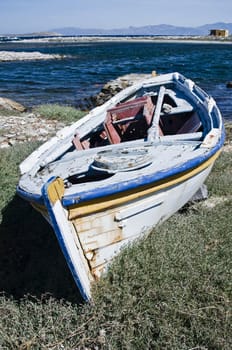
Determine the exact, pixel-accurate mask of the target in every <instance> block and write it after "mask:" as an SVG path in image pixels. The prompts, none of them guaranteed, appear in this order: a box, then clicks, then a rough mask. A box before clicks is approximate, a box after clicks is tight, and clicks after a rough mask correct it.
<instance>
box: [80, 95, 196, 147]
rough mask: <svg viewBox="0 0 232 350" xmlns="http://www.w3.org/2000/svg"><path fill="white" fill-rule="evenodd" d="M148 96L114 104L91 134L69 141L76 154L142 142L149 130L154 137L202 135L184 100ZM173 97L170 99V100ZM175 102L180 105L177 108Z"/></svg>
mask: <svg viewBox="0 0 232 350" xmlns="http://www.w3.org/2000/svg"><path fill="white" fill-rule="evenodd" d="M161 95H162V92H161V91H159V92H157V93H154V92H153V93H150V94H149V93H148V94H146V95H144V96H138V97H135V98H133V99H129V100H127V101H123V102H121V103H118V104H117V105H116V106H115V107H113V108H110V109H108V110H107V113H106V117H105V120H104V122H103V123H101V124H100V125H99V126H98V127H97V128H95V130H93V131H91V133H89V134H87V135H85V136H84V137H83V138H81V139H80V137H79V135H78V134H75V136H74V138H73V145H74V147H75V148H76V149H77V150H84V149H89V148H95V147H101V146H106V145H110V144H119V143H123V142H127V141H134V140H139V139H144V140H146V139H147V138H148V134H149V130H150V129H151V128H152V127H154V124H157V125H155V126H156V127H157V129H158V136H166V135H181V134H186V133H187V134H188V133H196V132H200V131H202V123H201V120H200V118H199V115H198V113H197V111H195V110H194V108H193V106H192V105H191V104H190V103H188V102H187V101H186V100H184V99H181V98H178V96H176V95H175V96H174V95H173V90H169V89H165V91H164V92H163V96H161ZM172 95H173V96H172ZM178 100H179V102H180V104H177V101H178Z"/></svg>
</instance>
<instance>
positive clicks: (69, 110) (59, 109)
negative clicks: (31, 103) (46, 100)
mask: <svg viewBox="0 0 232 350" xmlns="http://www.w3.org/2000/svg"><path fill="white" fill-rule="evenodd" d="M33 112H34V113H35V114H36V115H39V116H41V117H43V118H47V119H55V120H59V121H62V122H63V121H65V122H66V123H71V122H75V121H77V120H78V119H80V118H82V117H83V116H84V115H85V114H86V112H83V111H80V110H78V109H76V108H73V107H71V106H61V105H59V104H44V105H39V106H37V107H34V108H33Z"/></svg>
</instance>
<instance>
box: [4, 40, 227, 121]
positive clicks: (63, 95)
mask: <svg viewBox="0 0 232 350" xmlns="http://www.w3.org/2000/svg"><path fill="white" fill-rule="evenodd" d="M0 50H10V51H27V52H28V51H39V52H42V53H50V54H60V55H62V57H63V58H62V59H60V60H46V61H14V62H0V97H8V98H12V99H14V100H16V101H18V102H21V103H23V104H24V105H25V106H27V107H32V106H34V105H39V104H44V103H59V104H63V105H71V106H78V102H79V101H80V100H81V99H83V98H86V97H90V96H91V95H94V94H96V93H98V92H99V91H100V90H101V88H102V87H103V85H104V84H105V83H106V82H108V81H110V80H112V79H115V78H117V77H118V76H122V75H124V74H129V73H151V72H152V71H154V70H155V71H156V72H157V73H158V74H162V73H169V72H174V71H177V72H179V73H181V74H183V75H185V76H186V77H188V78H190V79H192V80H194V81H195V82H196V83H197V84H198V85H199V86H200V87H202V88H203V89H204V90H206V91H207V93H208V94H210V95H212V96H213V97H214V98H215V100H216V102H217V104H218V106H219V108H220V110H221V112H222V114H223V117H224V118H225V119H230V120H232V89H231V88H228V87H227V86H226V84H227V82H229V81H232V43H227V44H224V43H200V42H194V43H193V42H184V43H183V42H182V43H180V42H179V43H173V42H157V41H153V42H121V41H120V40H119V41H118V42H81V43H80V42H79V43H71V44H70V43H53V44H50V43H34V44H32V43H30V44H29V43H27V44H25V43H13V42H10V43H1V44H0Z"/></svg>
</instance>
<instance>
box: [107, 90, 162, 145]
mask: <svg viewBox="0 0 232 350" xmlns="http://www.w3.org/2000/svg"><path fill="white" fill-rule="evenodd" d="M154 109H155V105H154V104H153V102H152V99H151V97H150V96H143V97H140V98H137V99H135V100H132V101H127V102H124V103H120V104H119V105H118V106H116V107H114V108H111V109H109V110H108V111H107V115H106V119H105V122H104V127H105V130H106V133H107V137H108V139H109V141H110V143H112V144H116V143H120V142H125V141H131V140H136V139H141V138H145V137H146V136H147V130H148V128H149V126H150V125H151V121H152V117H153V113H154Z"/></svg>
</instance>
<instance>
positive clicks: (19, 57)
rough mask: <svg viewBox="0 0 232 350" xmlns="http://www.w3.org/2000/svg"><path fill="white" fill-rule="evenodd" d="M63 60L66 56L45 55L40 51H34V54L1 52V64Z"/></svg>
mask: <svg viewBox="0 0 232 350" xmlns="http://www.w3.org/2000/svg"><path fill="white" fill-rule="evenodd" d="M61 58H64V56H61V55H51V54H44V53H41V52H38V51H33V52H24V51H22V52H16V51H0V62H9V61H28V60H30V61H33V60H51V59H61Z"/></svg>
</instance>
